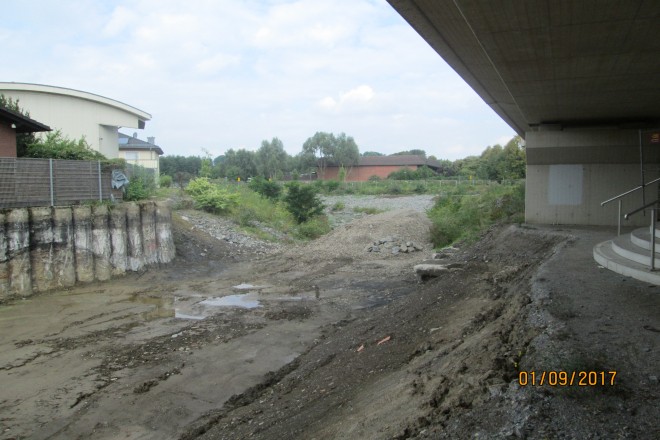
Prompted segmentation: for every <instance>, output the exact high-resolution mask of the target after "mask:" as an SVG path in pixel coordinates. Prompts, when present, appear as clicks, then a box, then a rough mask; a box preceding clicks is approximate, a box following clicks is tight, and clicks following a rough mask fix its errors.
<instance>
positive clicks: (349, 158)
mask: <svg viewBox="0 0 660 440" xmlns="http://www.w3.org/2000/svg"><path fill="white" fill-rule="evenodd" d="M332 159H333V162H335V163H336V164H337V165H339V166H340V167H342V168H344V169H346V170H347V172H346V175H349V174H350V173H351V168H353V167H354V166H355V165H357V164H358V161H359V160H360V150H359V149H358V146H357V144H356V143H355V140H354V139H353V138H352V137H351V136H346V134H345V133H340V134H339V136H337V137H336V138H335V148H334V152H333V155H332Z"/></svg>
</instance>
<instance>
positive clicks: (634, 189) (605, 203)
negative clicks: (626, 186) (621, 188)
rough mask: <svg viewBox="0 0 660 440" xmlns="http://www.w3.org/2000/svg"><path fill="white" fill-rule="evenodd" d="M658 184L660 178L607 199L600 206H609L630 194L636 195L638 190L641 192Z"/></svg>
mask: <svg viewBox="0 0 660 440" xmlns="http://www.w3.org/2000/svg"><path fill="white" fill-rule="evenodd" d="M656 182H660V177H658V178H657V179H654V180H651V181H650V182H648V183H645V184H644V185H639V186H636V187H635V188H633V189H631V190H628V191H626V192H624V193H621V194H619V195H618V196H615V197H612V198H611V199H607V200H605V201H604V202H601V203H600V206H605V205H607V204H608V203H610V202H613V201H615V200H616V199H620V198H621V197H625V196H627V195H628V194H632V193H634V192H635V191H638V190H640V189H642V188H646V187H647V186H649V185H651V184H653V183H656Z"/></svg>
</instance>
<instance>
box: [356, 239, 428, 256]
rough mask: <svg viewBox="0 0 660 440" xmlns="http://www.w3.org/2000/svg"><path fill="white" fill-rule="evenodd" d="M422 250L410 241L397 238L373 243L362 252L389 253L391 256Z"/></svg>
mask: <svg viewBox="0 0 660 440" xmlns="http://www.w3.org/2000/svg"><path fill="white" fill-rule="evenodd" d="M423 249H424V248H423V247H422V246H420V245H418V244H416V243H414V242H412V241H406V240H402V239H400V238H399V237H396V236H395V237H384V238H381V239H380V240H376V241H374V242H373V243H372V244H370V245H368V246H367V247H366V248H365V249H364V250H365V251H366V252H389V253H391V254H394V255H396V254H399V253H403V254H408V253H410V252H415V251H421V250H423Z"/></svg>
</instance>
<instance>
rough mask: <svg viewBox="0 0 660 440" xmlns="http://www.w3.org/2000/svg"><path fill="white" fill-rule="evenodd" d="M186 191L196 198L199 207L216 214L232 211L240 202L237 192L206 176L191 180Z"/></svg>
mask: <svg viewBox="0 0 660 440" xmlns="http://www.w3.org/2000/svg"><path fill="white" fill-rule="evenodd" d="M186 192H188V194H190V195H191V196H192V198H193V200H195V205H196V207H197V208H198V209H202V210H204V211H208V212H213V213H216V214H218V213H222V212H228V211H230V210H231V209H232V208H233V207H234V206H236V205H237V202H238V195H237V194H232V193H230V192H229V191H227V190H226V189H224V188H220V187H219V186H217V185H214V184H212V183H211V182H209V180H208V179H207V178H206V177H199V178H197V179H193V180H191V181H190V183H188V186H187V187H186Z"/></svg>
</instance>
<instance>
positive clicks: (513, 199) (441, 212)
mask: <svg viewBox="0 0 660 440" xmlns="http://www.w3.org/2000/svg"><path fill="white" fill-rule="evenodd" d="M428 215H429V218H430V219H431V222H432V226H431V241H432V242H433V244H434V245H435V247H436V248H438V247H442V246H447V245H449V244H451V243H453V242H455V241H458V240H468V241H470V240H474V239H475V238H476V237H477V236H478V235H479V234H480V233H481V232H482V231H483V230H484V229H486V228H487V227H489V226H490V225H492V224H494V223H497V222H510V223H520V222H522V221H524V216H525V184H524V182H519V183H516V184H514V185H507V186H504V185H488V186H477V187H468V190H465V189H460V188H457V189H456V190H455V191H453V192H446V193H445V194H443V195H440V196H439V197H438V200H437V201H436V203H435V206H434V207H433V208H431V209H430V210H429V211H428Z"/></svg>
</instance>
